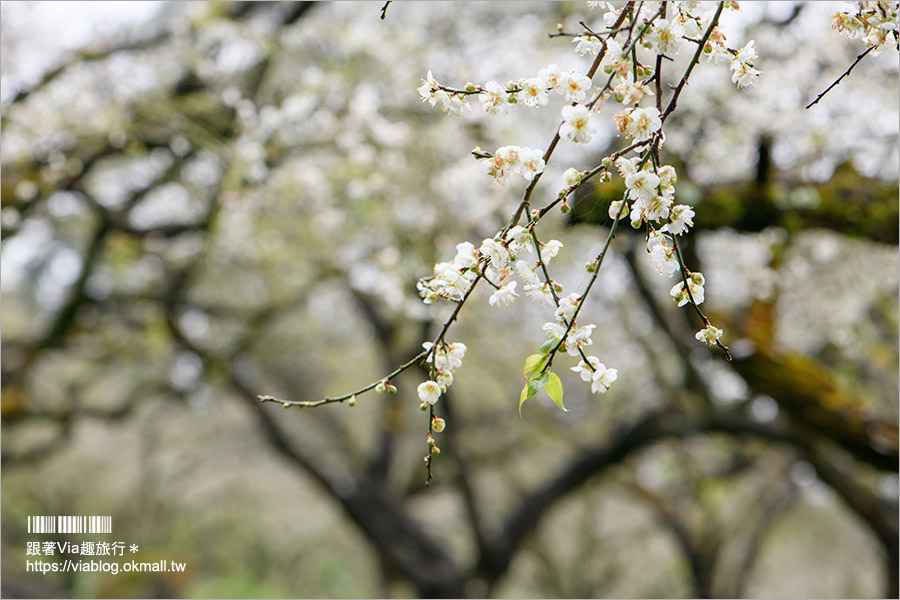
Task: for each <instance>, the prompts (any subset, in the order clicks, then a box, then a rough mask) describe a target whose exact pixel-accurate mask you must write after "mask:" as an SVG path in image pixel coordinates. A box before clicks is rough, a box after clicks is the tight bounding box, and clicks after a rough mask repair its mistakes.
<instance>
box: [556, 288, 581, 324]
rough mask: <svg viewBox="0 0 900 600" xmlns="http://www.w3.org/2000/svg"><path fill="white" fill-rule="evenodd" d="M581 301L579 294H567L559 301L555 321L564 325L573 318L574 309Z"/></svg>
mask: <svg viewBox="0 0 900 600" xmlns="http://www.w3.org/2000/svg"><path fill="white" fill-rule="evenodd" d="M580 300H581V295H580V294H569V295H568V296H564V297H562V298H560V299H559V306H558V307H557V309H556V314H555V315H554V317H556V320H557V321H559V322H561V323H566V322H568V321H570V320H571V319H572V317H573V316H575V309H576V308H578V302H579V301H580Z"/></svg>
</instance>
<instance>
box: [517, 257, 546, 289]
mask: <svg viewBox="0 0 900 600" xmlns="http://www.w3.org/2000/svg"><path fill="white" fill-rule="evenodd" d="M516 272H517V273H518V274H519V277H520V278H521V279H522V281H524V282H525V283H526V284H531V285H540V283H541V280H540V279H539V278H538V276H537V273H535V272H534V267H532V266H531V265H529V264H528V263H526V262H525V261H524V260H519V261H516Z"/></svg>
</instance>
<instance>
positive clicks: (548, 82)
mask: <svg viewBox="0 0 900 600" xmlns="http://www.w3.org/2000/svg"><path fill="white" fill-rule="evenodd" d="M563 75H564V73H563V71H562V70H561V69H560V68H559V65H557V64H550V65H547V67H546V68H543V69H541V70H540V71H538V79H540V80H542V81H543V82H544V87H546V88H548V89H551V90H557V91H559V90H558V89H557V88H558V87H559V86H560V82H561V81H562V77H563Z"/></svg>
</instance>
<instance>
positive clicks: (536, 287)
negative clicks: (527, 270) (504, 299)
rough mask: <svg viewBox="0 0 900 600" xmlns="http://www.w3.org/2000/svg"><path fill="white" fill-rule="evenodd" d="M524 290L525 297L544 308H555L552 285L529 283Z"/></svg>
mask: <svg viewBox="0 0 900 600" xmlns="http://www.w3.org/2000/svg"><path fill="white" fill-rule="evenodd" d="M522 290H523V291H524V292H525V295H526V296H528V297H529V298H531V299H532V300H534V301H535V302H537V303H538V304H542V305H543V306H553V293H552V292H551V291H550V284H548V283H546V282H544V283H540V282H537V283H528V284H526V285H525V286H524V287H523V288H522Z"/></svg>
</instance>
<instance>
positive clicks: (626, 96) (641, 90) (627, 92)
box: [613, 71, 653, 106]
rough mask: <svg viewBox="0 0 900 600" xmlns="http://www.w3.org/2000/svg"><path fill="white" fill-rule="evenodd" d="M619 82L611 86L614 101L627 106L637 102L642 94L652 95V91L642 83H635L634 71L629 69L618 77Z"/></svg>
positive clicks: (641, 97)
mask: <svg viewBox="0 0 900 600" xmlns="http://www.w3.org/2000/svg"><path fill="white" fill-rule="evenodd" d="M618 79H619V83H617V84H616V85H615V87H613V94H614V95H615V98H616V102H621V103H622V104H624V105H626V106H628V105H629V104H635V105H636V104H638V103H640V101H641V100H642V99H643V98H644V96H652V95H653V91H652V90H651V89H650V88H649V87H648V86H647V85H646V84H644V83H635V81H634V73H632V72H631V71H629V72H628V73H627V74H626V76H625V77H619V78H618Z"/></svg>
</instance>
